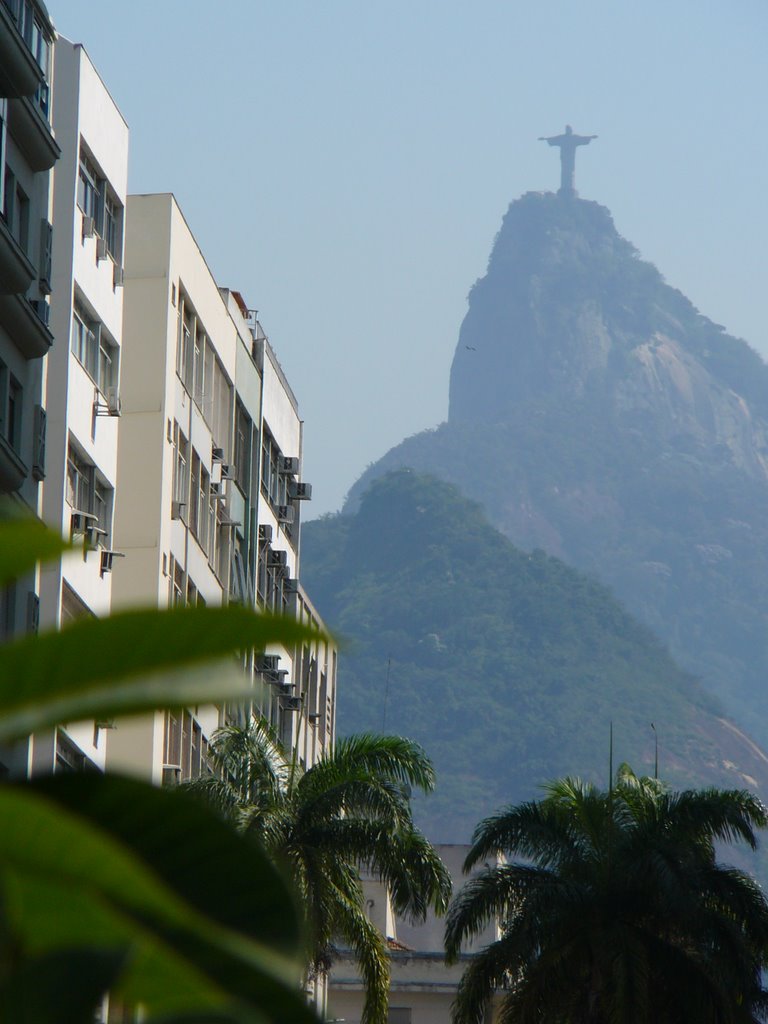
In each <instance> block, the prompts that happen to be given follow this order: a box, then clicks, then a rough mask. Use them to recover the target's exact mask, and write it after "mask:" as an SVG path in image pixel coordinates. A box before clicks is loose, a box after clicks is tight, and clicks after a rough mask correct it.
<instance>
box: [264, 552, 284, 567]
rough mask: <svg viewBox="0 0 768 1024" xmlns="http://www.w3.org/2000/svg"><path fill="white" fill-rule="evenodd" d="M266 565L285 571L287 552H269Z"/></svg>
mask: <svg viewBox="0 0 768 1024" xmlns="http://www.w3.org/2000/svg"><path fill="white" fill-rule="evenodd" d="M267 565H271V566H273V567H275V566H276V567H278V568H280V569H285V567H286V566H287V565H288V552H287V551H270V552H269V554H268V555H267Z"/></svg>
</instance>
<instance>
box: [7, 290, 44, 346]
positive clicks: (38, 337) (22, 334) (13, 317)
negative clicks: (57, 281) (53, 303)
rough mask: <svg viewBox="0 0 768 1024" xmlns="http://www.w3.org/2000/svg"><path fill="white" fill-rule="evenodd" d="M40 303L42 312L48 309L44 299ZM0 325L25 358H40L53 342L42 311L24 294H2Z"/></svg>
mask: <svg viewBox="0 0 768 1024" xmlns="http://www.w3.org/2000/svg"><path fill="white" fill-rule="evenodd" d="M39 303H40V305H39V307H38V308H39V309H40V311H41V312H42V310H47V309H48V306H47V305H46V304H45V303H44V302H43V300H42V299H40V300H39ZM42 315H43V316H45V315H46V314H45V313H43V314H42ZM0 326H2V327H3V328H4V329H5V330H6V331H7V332H8V334H9V335H10V338H11V341H12V342H13V343H14V345H15V346H16V348H17V349H18V350H19V352H21V354H22V355H23V356H24V358H25V359H40V358H41V357H42V356H44V355H47V353H48V349H49V348H50V347H51V345H52V344H53V335H52V334H51V332H50V331H49V330H48V326H47V324H46V323H45V322H44V320H43V319H42V317H41V313H38V312H37V311H36V310H35V308H34V307H33V306H32V303H31V302H30V301H29V300H28V299H27V298H25V296H23V295H0Z"/></svg>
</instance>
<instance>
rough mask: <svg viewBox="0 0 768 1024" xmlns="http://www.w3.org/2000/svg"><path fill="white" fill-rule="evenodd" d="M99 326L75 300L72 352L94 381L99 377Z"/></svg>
mask: <svg viewBox="0 0 768 1024" xmlns="http://www.w3.org/2000/svg"><path fill="white" fill-rule="evenodd" d="M99 334H100V331H99V324H98V323H96V322H94V321H93V320H91V318H90V317H89V316H88V314H87V312H86V311H85V309H84V308H83V306H81V305H80V304H79V303H78V301H77V300H75V305H74V309H73V311H72V351H73V352H74V354H75V358H76V359H77V361H78V362H79V363H80V365H81V366H82V367H83V368H84V369H85V371H86V372H87V373H88V374H90V376H91V377H93V379H94V380H96V378H97V377H98V375H99Z"/></svg>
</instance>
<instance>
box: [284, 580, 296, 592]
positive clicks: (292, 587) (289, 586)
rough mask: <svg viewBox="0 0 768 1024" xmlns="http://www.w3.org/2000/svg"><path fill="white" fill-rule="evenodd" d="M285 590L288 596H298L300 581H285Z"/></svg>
mask: <svg viewBox="0 0 768 1024" xmlns="http://www.w3.org/2000/svg"><path fill="white" fill-rule="evenodd" d="M283 590H284V591H285V592H286V594H298V592H299V581H298V580H294V579H287V580H283Z"/></svg>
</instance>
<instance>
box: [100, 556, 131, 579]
mask: <svg viewBox="0 0 768 1024" xmlns="http://www.w3.org/2000/svg"><path fill="white" fill-rule="evenodd" d="M116 558H125V555H124V554H123V553H122V551H102V552H101V566H100V567H99V575H100V576H103V575H104V573H105V572H112V563H113V562H114V560H115V559H116Z"/></svg>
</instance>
